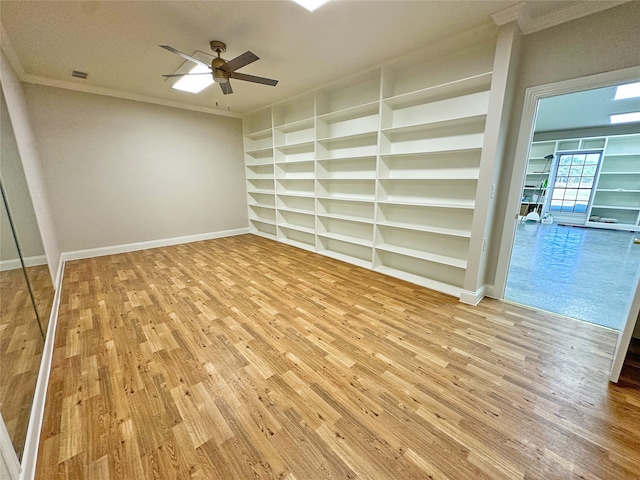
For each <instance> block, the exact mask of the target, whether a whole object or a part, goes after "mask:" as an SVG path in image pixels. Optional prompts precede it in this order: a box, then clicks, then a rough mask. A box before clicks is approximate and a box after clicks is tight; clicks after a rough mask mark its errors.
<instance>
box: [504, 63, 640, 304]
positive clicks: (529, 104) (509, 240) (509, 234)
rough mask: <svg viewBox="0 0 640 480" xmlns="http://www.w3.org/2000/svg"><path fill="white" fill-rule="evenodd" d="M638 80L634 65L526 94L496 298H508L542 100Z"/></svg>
mask: <svg viewBox="0 0 640 480" xmlns="http://www.w3.org/2000/svg"><path fill="white" fill-rule="evenodd" d="M638 79H640V67H630V68H625V69H623V70H615V71H612V72H605V73H599V74H596V75H590V76H588V77H582V78H576V79H571V80H564V81H562V82H556V83H549V84H547V85H540V86H537V87H529V88H527V90H526V92H525V95H524V106H523V109H522V117H521V119H520V130H519V132H518V139H517V144H516V152H515V155H514V158H513V174H512V177H511V186H510V188H509V197H508V199H507V209H506V213H505V216H504V224H503V228H502V237H501V239H500V251H499V252H498V261H497V266H496V278H495V280H494V285H493V291H492V293H493V296H494V297H495V298H501V299H502V298H504V292H505V289H506V286H507V274H508V272H509V264H510V263H511V254H512V252H513V242H514V239H515V235H516V225H517V222H518V213H519V211H520V200H521V197H522V188H523V186H524V173H525V170H526V168H527V158H528V156H529V148H530V146H531V142H532V140H533V127H534V124H535V119H536V115H537V113H538V104H539V102H540V100H542V99H543V98H548V97H555V96H557V95H563V94H566V93H574V92H578V91H582V90H591V89H594V88H601V87H610V86H613V85H617V84H620V83H624V82H631V81H634V80H635V81H637V80H638Z"/></svg>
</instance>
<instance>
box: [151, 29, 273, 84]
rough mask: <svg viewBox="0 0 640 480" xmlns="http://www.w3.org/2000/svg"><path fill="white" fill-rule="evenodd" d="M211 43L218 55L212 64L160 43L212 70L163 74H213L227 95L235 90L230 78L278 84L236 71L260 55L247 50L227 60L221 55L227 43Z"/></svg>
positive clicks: (214, 41) (169, 49) (186, 58)
mask: <svg viewBox="0 0 640 480" xmlns="http://www.w3.org/2000/svg"><path fill="white" fill-rule="evenodd" d="M209 45H210V46H211V50H213V51H214V52H215V53H216V54H217V55H218V56H217V57H216V58H214V59H213V60H212V62H211V65H209V64H206V63H205V62H203V61H201V60H198V59H197V58H194V57H192V56H190V55H187V54H186V53H182V52H181V51H179V50H176V49H175V48H173V47H170V46H169V45H160V47H162V48H164V49H165V50H168V51H170V52H172V53H175V54H176V55H180V56H181V57H182V58H184V59H185V60H189V61H190V62H193V63H195V64H198V65H203V66H205V67H207V68H209V69H210V70H211V71H210V72H204V73H172V74H169V75H163V77H166V78H171V77H183V76H185V75H213V79H214V81H215V82H216V83H218V84H220V88H221V89H222V93H224V94H225V95H228V94H230V93H233V90H232V89H231V85H230V84H229V79H230V78H233V79H236V80H244V81H245V82H253V83H261V84H263V85H270V86H272V87H275V86H276V84H277V83H278V80H272V79H270V78H264V77H256V76H255V75H248V74H246V73H239V72H236V70H238V69H239V68H242V67H244V66H245V65H249V64H250V63H253V62H255V61H256V60H259V59H260V57H258V56H257V55H256V54H254V53H252V52H249V51H247V52H244V53H243V54H242V55H240V56H237V57H236V58H234V59H232V60H229V61H227V60H225V59H224V58H221V57H220V54H222V53H224V52H225V51H226V50H227V45H226V44H225V43H223V42H220V41H218V40H212V41H211V42H210V43H209Z"/></svg>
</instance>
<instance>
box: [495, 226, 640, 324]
mask: <svg viewBox="0 0 640 480" xmlns="http://www.w3.org/2000/svg"><path fill="white" fill-rule="evenodd" d="M634 237H640V233H636V234H634V233H629V232H621V231H612V230H602V229H593V228H579V227H566V226H561V225H542V224H539V223H518V226H517V229H516V239H515V243H514V248H513V255H512V257H511V266H510V268H509V276H508V277H507V288H506V292H505V299H507V300H510V301H513V302H517V303H521V304H524V305H529V306H532V307H535V308H539V309H541V310H547V311H549V312H554V313H559V314H561V315H566V316H568V317H573V318H578V319H580V320H585V321H587V322H591V323H597V324H599V325H604V326H606V327H611V328H615V329H618V330H619V329H621V328H622V327H623V326H624V322H625V321H626V314H627V308H628V302H629V301H630V298H631V295H632V294H633V288H634V287H635V281H636V274H637V271H638V267H639V266H640V244H634V242H633V239H634Z"/></svg>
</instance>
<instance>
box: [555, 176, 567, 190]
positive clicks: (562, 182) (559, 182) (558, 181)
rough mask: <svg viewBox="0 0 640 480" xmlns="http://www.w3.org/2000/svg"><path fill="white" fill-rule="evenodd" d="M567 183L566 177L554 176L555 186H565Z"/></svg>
mask: <svg viewBox="0 0 640 480" xmlns="http://www.w3.org/2000/svg"><path fill="white" fill-rule="evenodd" d="M566 185H567V177H556V187H560V188H565V187H566Z"/></svg>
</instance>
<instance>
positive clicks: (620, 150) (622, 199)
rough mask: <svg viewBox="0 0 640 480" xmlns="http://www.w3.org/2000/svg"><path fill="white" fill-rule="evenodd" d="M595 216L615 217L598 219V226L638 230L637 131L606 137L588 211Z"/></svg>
mask: <svg viewBox="0 0 640 480" xmlns="http://www.w3.org/2000/svg"><path fill="white" fill-rule="evenodd" d="M597 217H600V218H613V219H616V223H607V224H602V223H601V222H597V226H599V227H601V228H602V227H605V228H615V229H621V230H635V231H640V134H637V135H621V136H616V137H608V138H607V142H606V146H605V149H604V154H603V158H602V165H601V167H600V174H599V176H598V180H597V184H596V191H595V197H594V199H593V205H592V207H591V214H590V218H597ZM595 223H596V222H591V221H589V222H587V225H591V226H594V224H595Z"/></svg>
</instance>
